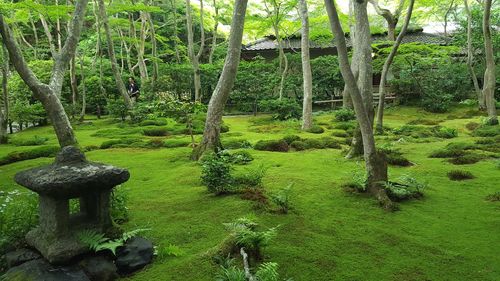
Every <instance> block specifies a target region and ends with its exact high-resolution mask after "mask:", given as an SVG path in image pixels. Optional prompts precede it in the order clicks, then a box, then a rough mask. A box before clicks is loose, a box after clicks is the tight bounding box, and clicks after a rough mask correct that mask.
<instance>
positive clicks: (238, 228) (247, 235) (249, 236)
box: [224, 218, 277, 260]
mask: <svg viewBox="0 0 500 281" xmlns="http://www.w3.org/2000/svg"><path fill="white" fill-rule="evenodd" d="M224 226H225V227H226V229H227V230H228V231H229V232H230V233H231V236H232V237H234V241H235V242H236V245H237V246H238V247H244V248H245V249H246V250H247V251H249V252H248V254H249V255H250V256H253V257H254V258H255V259H256V260H260V259H261V250H262V247H264V246H267V245H268V244H269V242H270V241H271V240H272V239H273V238H274V237H276V233H277V228H276V227H273V228H270V229H268V230H265V231H256V228H257V223H255V222H253V221H252V220H250V219H247V218H241V219H238V220H236V221H235V222H232V223H225V224H224Z"/></svg>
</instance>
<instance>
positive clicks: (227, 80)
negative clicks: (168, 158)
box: [192, 0, 248, 160]
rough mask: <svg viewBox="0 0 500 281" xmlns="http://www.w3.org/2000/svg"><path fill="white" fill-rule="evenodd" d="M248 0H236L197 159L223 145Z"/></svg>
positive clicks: (197, 149)
mask: <svg viewBox="0 0 500 281" xmlns="http://www.w3.org/2000/svg"><path fill="white" fill-rule="evenodd" d="M247 3H248V0H236V2H235V4H234V12H233V19H232V22H231V32H230V35H229V46H228V50H227V55H226V60H225V62H224V68H223V69H222V74H221V76H220V78H219V82H218V83H217V86H216V87H215V90H214V92H213V94H212V97H211V98H210V103H209V104H208V112H207V119H206V122H205V129H204V132H203V140H202V142H201V144H200V145H199V146H198V147H197V148H195V149H194V150H193V154H192V158H193V159H194V160H197V159H199V158H200V156H201V155H203V153H204V152H205V151H207V150H214V151H216V152H217V151H218V150H219V149H220V148H221V147H222V145H221V142H220V126H221V123H222V114H223V112H224V107H225V105H226V102H227V100H228V98H229V94H230V93H231V89H232V88H233V85H234V80H235V79H236V73H237V71H238V65H239V63H240V55H241V41H242V39H243V27H244V25H245V14H246V9H247Z"/></svg>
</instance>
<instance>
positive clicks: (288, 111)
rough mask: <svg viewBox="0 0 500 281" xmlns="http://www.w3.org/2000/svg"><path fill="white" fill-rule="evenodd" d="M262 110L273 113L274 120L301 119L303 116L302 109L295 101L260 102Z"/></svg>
mask: <svg viewBox="0 0 500 281" xmlns="http://www.w3.org/2000/svg"><path fill="white" fill-rule="evenodd" d="M260 108H261V109H262V110H264V111H267V112H272V113H273V119H276V120H288V119H299V118H300V117H301V115H302V108H301V107H300V105H299V104H298V103H297V102H296V101H295V100H293V99H286V98H283V99H281V100H278V99H276V100H263V101H261V102H260Z"/></svg>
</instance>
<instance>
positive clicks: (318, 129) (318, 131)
mask: <svg viewBox="0 0 500 281" xmlns="http://www.w3.org/2000/svg"><path fill="white" fill-rule="evenodd" d="M307 131H308V132H309V133H313V134H322V133H324V132H325V129H323V127H321V126H318V125H314V126H312V127H311V129H309V130H307Z"/></svg>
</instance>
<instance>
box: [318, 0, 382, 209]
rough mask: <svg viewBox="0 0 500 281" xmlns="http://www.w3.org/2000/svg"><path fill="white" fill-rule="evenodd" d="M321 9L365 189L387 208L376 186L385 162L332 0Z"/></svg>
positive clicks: (380, 191) (380, 187)
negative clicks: (348, 101)
mask: <svg viewBox="0 0 500 281" xmlns="http://www.w3.org/2000/svg"><path fill="white" fill-rule="evenodd" d="M363 2H365V1H363ZM358 4H360V5H356V7H357V9H359V10H358V11H357V12H360V14H363V13H365V12H366V2H365V3H358ZM325 6H326V10H327V13H328V17H329V19H330V25H331V29H332V32H333V33H334V37H335V42H336V46H337V51H338V57H339V66H340V71H341V73H342V77H343V78H344V81H345V83H346V85H347V87H348V89H349V92H350V94H351V97H352V101H353V105H354V110H355V112H356V119H357V120H358V122H359V126H360V130H361V135H362V141H363V148H364V158H365V164H366V173H367V189H368V191H369V192H370V193H371V194H373V195H374V196H375V197H376V198H377V199H378V200H379V202H380V203H381V204H382V205H383V206H384V207H386V208H391V207H392V202H391V201H390V199H389V198H388V197H387V194H386V193H385V190H384V189H383V188H382V186H381V184H380V182H385V181H387V163H386V161H385V158H384V156H383V154H379V153H377V150H376V147H375V138H374V135H373V130H372V124H371V121H370V117H369V115H368V112H367V110H366V107H365V104H364V102H363V97H362V96H361V91H360V89H359V88H358V85H357V83H356V80H355V77H354V74H353V72H352V71H351V67H350V65H349V58H348V55H347V46H346V42H345V36H344V31H343V30H342V26H341V25H340V20H339V17H338V13H337V9H336V7H335V4H334V2H333V0H325ZM363 7H364V8H363ZM362 9H365V11H360V10H362ZM364 24H367V23H364ZM356 31H358V30H356ZM354 47H356V46H354Z"/></svg>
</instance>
